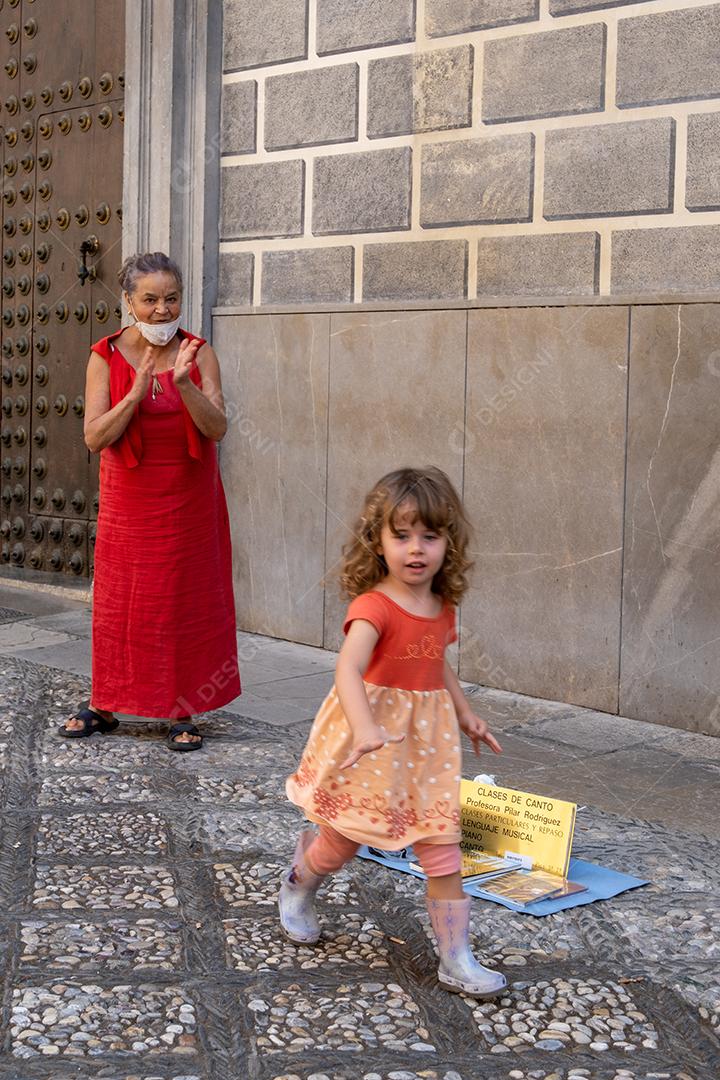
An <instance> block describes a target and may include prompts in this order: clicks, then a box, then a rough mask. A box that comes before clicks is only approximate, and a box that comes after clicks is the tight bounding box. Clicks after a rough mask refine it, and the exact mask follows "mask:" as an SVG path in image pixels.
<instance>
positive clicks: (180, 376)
mask: <svg viewBox="0 0 720 1080" xmlns="http://www.w3.org/2000/svg"><path fill="white" fill-rule="evenodd" d="M199 348H200V342H199V341H193V340H191V339H190V338H184V340H183V342H182V344H181V345H180V348H179V349H178V354H177V356H176V357H175V366H174V368H173V382H174V383H175V385H176V386H177V388H178V389H181V388H182V387H183V386H186V385H187V384H188V383H189V382H190V370H191V368H192V365H193V360H194V359H195V356H196V354H197V351H198V349H199Z"/></svg>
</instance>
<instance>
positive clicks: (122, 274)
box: [118, 251, 183, 296]
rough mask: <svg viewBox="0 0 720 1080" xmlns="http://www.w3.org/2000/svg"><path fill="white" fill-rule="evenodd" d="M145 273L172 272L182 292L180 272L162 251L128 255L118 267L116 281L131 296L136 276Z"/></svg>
mask: <svg viewBox="0 0 720 1080" xmlns="http://www.w3.org/2000/svg"><path fill="white" fill-rule="evenodd" d="M146 274H172V275H173V277H174V278H175V280H176V281H177V286H178V289H179V290H180V292H182V287H183V280H182V272H181V270H180V267H179V266H178V264H177V263H176V262H173V260H172V259H171V258H170V257H169V255H166V254H165V253H164V252H163V251H146V252H145V253H144V254H138V255H130V256H129V258H127V259H126V260H125V262H124V263H123V264H122V266H121V267H120V270H119V272H118V281H119V282H120V285H121V286H122V289H123V291H124V292H126V293H128V294H129V295H131V296H132V294H133V293H134V292H135V283H136V282H137V280H138V278H141V277H145V275H146Z"/></svg>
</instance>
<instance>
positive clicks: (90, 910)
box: [0, 588, 720, 1080]
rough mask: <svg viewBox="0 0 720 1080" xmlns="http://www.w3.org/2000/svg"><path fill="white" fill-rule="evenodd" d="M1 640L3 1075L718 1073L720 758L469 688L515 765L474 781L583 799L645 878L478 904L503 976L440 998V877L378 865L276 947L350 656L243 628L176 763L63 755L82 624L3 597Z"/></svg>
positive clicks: (131, 735) (468, 765) (491, 1079)
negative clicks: (297, 778) (306, 771)
mask: <svg viewBox="0 0 720 1080" xmlns="http://www.w3.org/2000/svg"><path fill="white" fill-rule="evenodd" d="M3 613H5V615H3ZM3 628H7V630H8V633H7V636H6V637H5V638H3V637H2V635H0V642H2V641H3V640H4V641H5V643H6V645H5V646H3V645H2V644H0V671H1V672H2V682H1V683H0V804H1V806H2V815H1V817H0V980H1V981H2V990H3V1001H4V1006H5V1008H4V1012H3V1019H2V1023H3V1041H2V1042H1V1043H0V1080H30V1078H32V1080H36V1078H37V1080H44V1078H45V1080H50V1078H52V1080H85V1078H87V1080H90V1078H93V1080H99V1078H101V1077H102V1078H106V1080H140V1078H143V1080H246V1078H247V1080H717V1078H718V1077H720V974H719V972H720V963H719V962H718V961H719V959H720V935H719V933H718V929H717V927H718V923H719V922H720V899H719V895H720V893H719V890H718V883H719V879H720V872H719V870H718V866H719V865H720V862H719V858H718V856H719V853H720V827H719V825H718V821H717V814H716V807H717V794H718V779H719V771H718V770H719V765H718V763H719V762H720V750H719V748H720V741H718V740H712V739H708V738H704V737H703V736H698V735H690V734H687V733H684V732H674V731H671V730H669V729H667V728H665V727H660V726H655V725H652V724H646V723H637V722H634V721H631V720H625V719H623V718H618V717H610V716H606V715H604V714H601V713H595V712H590V711H588V710H582V709H577V708H575V707H573V706H568V705H566V704H563V703H557V702H543V701H535V700H532V699H528V698H523V697H521V696H520V695H513V694H503V693H502V692H499V691H495V690H486V689H484V688H481V687H480V688H468V693H469V697H470V699H471V700H472V701H473V702H474V704H475V707H476V709H477V710H478V712H480V713H481V714H484V715H486V716H488V718H489V719H491V722H492V725H493V727H494V728H495V729H496V730H497V732H498V733H499V736H500V741H501V742H502V743H503V746H504V754H503V755H502V756H501V757H492V756H491V755H489V754H488V755H483V757H482V759H480V760H479V761H478V760H476V759H474V758H473V757H472V755H470V754H469V753H468V748H467V747H465V752H466V761H465V769H464V773H465V775H473V774H474V773H475V772H478V771H480V770H481V769H482V770H483V771H490V772H494V773H495V774H496V776H497V779H498V782H500V783H502V784H506V785H508V786H516V787H522V788H524V789H526V790H536V791H537V792H538V793H540V794H548V795H555V796H562V797H566V798H570V799H574V800H576V801H577V802H578V803H579V806H580V809H579V811H578V818H577V825H576V835H575V843H574V852H575V854H577V855H578V856H580V857H583V858H587V859H590V860H592V861H596V862H602V863H604V864H606V865H608V866H612V867H615V868H617V869H621V870H628V871H630V872H633V873H636V874H638V875H641V876H645V877H647V878H649V879H650V881H651V884H650V885H649V886H647V887H646V888H643V889H640V890H636V891H633V892H630V893H626V894H623V895H621V896H619V897H616V898H615V899H613V900H611V901H608V902H605V903H597V904H593V905H590V906H587V907H581V908H575V909H572V910H569V911H566V912H563V913H560V914H558V915H554V916H549V917H547V918H542V919H536V918H533V917H531V916H527V915H520V914H518V913H516V912H511V911H508V910H506V909H504V908H501V907H498V906H497V905H492V904H489V903H483V902H481V901H475V902H474V903H473V907H472V918H471V930H472V938H473V944H474V947H475V949H476V950H477V952H478V954H479V955H480V956H481V957H482V959H483V961H484V962H485V963H487V964H488V965H489V966H492V967H499V968H502V970H504V971H505V972H506V973H507V975H508V980H509V986H508V990H507V992H506V993H505V994H504V995H503V996H502V997H500V998H498V999H497V1000H495V1001H492V1002H485V1003H483V1002H476V1001H473V1000H471V999H469V998H465V997H463V996H454V995H450V994H447V993H445V992H443V991H441V990H440V989H439V988H438V986H437V983H436V979H435V964H436V961H435V953H434V944H433V939H432V936H431V934H430V928H429V924H428V918H427V915H426V913H425V908H424V904H423V898H422V886H421V883H420V882H418V881H417V880H416V879H413V878H409V877H405V876H403V875H397V874H393V873H391V872H390V871H388V870H386V869H385V868H382V867H379V866H377V865H375V864H372V865H371V864H367V863H362V862H361V861H358V860H356V861H355V862H354V863H352V864H351V865H350V866H349V867H347V868H346V869H345V870H343V871H342V872H341V873H340V874H338V875H337V876H336V877H335V878H333V879H332V880H331V881H330V882H329V883H328V884H327V886H325V887H324V888H323V890H322V892H321V894H320V897H321V899H320V908H321V916H320V917H321V922H322V925H323V930H324V936H323V939H322V942H321V944H320V945H319V946H318V947H317V948H313V949H310V948H307V947H301V946H295V945H292V944H290V943H289V942H287V941H286V940H284V938H283V937H282V936H281V935H280V933H279V928H278V924H277V920H276V916H275V906H274V905H275V896H276V892H277V887H278V879H279V876H280V874H281V872H282V870H283V867H284V866H285V864H286V860H287V858H288V857H289V855H290V853H291V851H292V848H293V846H294V843H295V836H296V833H297V828H298V825H299V820H300V819H299V815H298V813H297V811H296V810H295V808H294V807H292V806H290V805H289V804H288V803H287V801H286V799H285V795H284V780H285V777H286V776H287V774H288V773H289V772H290V771H291V770H292V768H293V767H294V763H295V762H296V760H297V755H298V753H299V751H300V749H301V747H302V744H303V742H304V739H305V737H306V735H307V731H308V728H309V723H310V720H311V718H312V715H313V713H314V711H315V709H316V708H317V705H318V704H319V702H320V700H321V699H322V696H323V695H324V693H325V692H326V689H327V687H328V686H329V684H330V682H331V681H332V670H333V665H334V659H335V658H334V657H333V656H332V654H329V653H325V652H323V651H322V650H318V649H313V648H310V647H308V646H295V645H292V644H289V643H287V642H276V641H272V640H268V639H264V638H261V637H259V636H258V635H244V634H243V635H240V637H239V642H240V651H241V665H243V666H244V675H245V685H246V688H247V693H246V694H244V695H243V696H241V697H240V698H239V699H238V700H237V701H236V702H234V703H232V706H231V707H230V708H227V709H223V710H220V711H218V712H216V713H213V714H211V715H209V716H208V717H207V718H205V719H204V720H203V721H202V722H203V725H204V731H205V733H206V736H207V740H206V744H205V746H204V748H203V750H202V751H201V752H199V753H195V754H185V755H180V754H171V753H170V751H168V750H167V748H166V746H165V743H164V734H165V731H166V725H165V724H163V723H162V722H160V721H151V722H147V721H143V720H141V719H138V718H132V717H127V718H123V721H122V724H121V727H120V729H119V733H118V734H113V735H110V736H99V735H97V736H93V737H92V738H89V739H81V740H75V741H68V740H63V739H61V738H59V737H58V736H57V734H56V731H55V728H56V726H57V725H58V724H60V723H61V722H62V721H63V719H64V718H65V717H66V716H68V715H69V714H70V712H71V711H74V709H76V708H77V705H78V704H79V703H80V702H81V701H83V700H87V698H88V696H89V692H90V684H89V680H88V678H87V675H86V674H85V673H86V672H88V671H89V652H88V650H89V639H88V631H89V613H88V610H87V609H86V608H83V607H82V606H78V605H77V604H73V603H72V602H70V601H68V600H62V602H60V601H58V600H57V599H56V598H52V597H50V598H47V597H45V598H40V599H38V598H37V597H35V596H34V594H32V593H31V592H29V591H28V590H24V591H21V590H18V589H13V590H11V589H7V588H0V630H3ZM47 634H50V635H55V636H56V637H59V638H60V639H62V640H60V641H57V640H55V638H53V640H50V641H48V640H47V638H45V639H43V638H41V637H39V636H38V635H47ZM41 640H42V641H44V644H37V643H38V642H39V641H41ZM23 642H24V643H25V645H24V647H20V648H19V649H17V651H15V650H16V645H18V644H20V645H22V643H23Z"/></svg>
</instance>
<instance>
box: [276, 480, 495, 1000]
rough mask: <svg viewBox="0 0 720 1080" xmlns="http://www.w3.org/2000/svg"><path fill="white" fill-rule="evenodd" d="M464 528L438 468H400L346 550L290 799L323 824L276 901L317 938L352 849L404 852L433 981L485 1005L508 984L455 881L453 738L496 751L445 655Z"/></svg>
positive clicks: (303, 845) (301, 932) (288, 925)
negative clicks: (326, 896)
mask: <svg viewBox="0 0 720 1080" xmlns="http://www.w3.org/2000/svg"><path fill="white" fill-rule="evenodd" d="M469 534H470V530H469V526H468V523H467V520H466V518H465V513H464V510H463V507H462V504H461V502H460V499H459V497H458V495H457V493H456V491H455V489H454V488H453V486H452V484H451V483H450V480H449V479H448V477H447V476H446V475H445V473H443V472H441V471H440V469H436V468H429V469H399V470H397V471H396V472H392V473H389V474H388V475H387V476H384V477H383V478H382V480H380V481H379V483H377V484H376V485H375V487H374V488H373V489H372V491H371V492H370V493H369V494H368V496H367V497H366V499H365V506H364V509H363V513H362V516H361V518H360V520H359V522H358V523H357V525H356V527H355V530H354V535H355V540H354V541H353V542H351V543H350V544H349V545H348V546H347V548H346V549H345V552H344V568H343V573H342V585H343V588H344V590H345V592H346V593H347V594H348V595H349V596H350V597H351V598H352V603H351V604H350V607H349V609H348V613H347V618H346V621H345V627H344V629H345V634H346V638H345V643H344V645H343V647H342V650H341V652H340V657H339V659H338V663H337V670H336V679H335V686H334V687H333V689H332V690H331V691H330V693H329V694H328V696H327V698H326V699H325V701H324V702H323V704H322V705H321V707H320V711H319V712H318V714H317V717H316V719H315V722H314V724H313V727H312V730H311V732H310V737H309V739H308V743H307V746H306V747H305V750H304V752H303V756H302V760H301V762H300V766H299V768H298V770H297V772H295V773H294V774H293V775H292V776H291V777H290V778H289V779H288V781H287V794H288V798H289V799H290V800H291V801H292V802H294V803H296V804H297V805H298V806H300V807H302V809H303V810H304V811H305V814H306V816H307V817H308V818H309V819H310V820H311V821H313V822H315V823H316V824H318V825H319V826H320V833H319V835H318V836H317V837H313V833H312V832H311V831H309V830H307V831H305V832H303V833H302V834H301V836H300V839H299V841H298V845H297V848H296V851H295V856H294V859H293V863H292V866H291V867H290V869H289V870H288V872H287V873H286V874H285V875H284V877H283V880H282V885H281V888H280V894H279V897H278V903H279V908H280V922H281V924H282V927H283V930H284V931H285V933H286V934H287V936H288V937H289V938H290V940H291V941H295V942H298V943H302V944H314V943H315V942H316V941H317V940H318V938H319V937H320V925H319V923H318V918H317V914H316V912H315V906H314V901H315V894H316V892H317V890H318V887H319V886H320V884H321V882H322V880H323V878H324V877H325V876H326V875H327V874H331V873H333V872H335V871H337V870H339V869H340V868H341V867H342V866H343V865H344V864H345V863H346V862H348V861H349V860H350V859H352V857H353V856H354V855H355V853H356V852H357V849H358V847H359V846H360V845H361V844H369V845H372V846H373V847H379V848H383V849H386V850H387V849H389V850H396V849H398V848H402V847H407V846H409V845H410V844H412V845H413V848H414V851H415V854H416V856H417V858H418V859H419V860H420V862H421V864H422V867H423V870H424V871H425V873H426V874H427V878H428V883H427V905H428V911H429V913H430V919H431V922H432V926H433V930H434V932H435V937H436V939H437V943H438V951H439V954H440V967H439V971H438V980H439V982H440V984H441V985H442V986H444V987H445V988H446V989H448V990H452V991H455V992H460V991H463V992H464V993H466V994H471V995H473V996H474V997H490V996H493V995H495V994H497V993H499V992H500V991H501V990H502V989H503V988H504V987H505V986H506V985H507V984H506V980H505V978H504V976H503V975H501V974H499V973H497V972H494V971H490V970H488V968H485V967H483V966H482V965H481V964H479V963H478V962H477V960H475V958H474V956H473V955H472V953H471V951H470V948H469V944H468V922H469V918H470V898H469V897H467V896H465V895H464V893H463V891H462V884H461V877H460V847H459V840H460V798H459V795H460V768H461V766H460V745H459V742H460V735H459V731H458V725H459V727H460V728H462V730H463V731H464V732H465V733H466V734H467V735H468V736H469V738H470V740H471V741H472V744H473V747H474V749H475V752H476V753H479V747H480V743H481V742H485V743H487V745H488V746H489V747H490V748H491V749H492V750H494V751H495V753H500V746H499V744H498V743H497V741H496V740H495V739H494V738H493V736H492V735H491V734H490V732H489V730H488V726H487V724H486V723H485V721H484V720H481V719H479V718H478V717H477V716H475V715H473V713H472V712H471V711H470V709H469V707H468V704H467V702H466V700H465V698H464V696H463V693H462V690H461V689H460V684H459V682H458V679H457V676H456V675H455V673H454V671H453V670H452V668H451V667H450V665H449V664H448V662H447V660H446V659H445V648H446V646H447V645H448V644H449V643H450V642H452V641H456V640H457V634H456V631H455V606H456V605H457V603H458V602H459V600H460V598H461V597H462V595H463V593H464V592H465V590H466V588H467V579H466V576H465V575H466V571H467V570H468V569H469V567H470V565H471V563H470V562H469V561H468V559H467V546H468V541H469Z"/></svg>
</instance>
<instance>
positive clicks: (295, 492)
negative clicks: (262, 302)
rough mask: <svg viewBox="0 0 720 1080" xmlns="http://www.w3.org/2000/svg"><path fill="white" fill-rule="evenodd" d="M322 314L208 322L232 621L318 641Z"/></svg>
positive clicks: (325, 320) (325, 324)
mask: <svg viewBox="0 0 720 1080" xmlns="http://www.w3.org/2000/svg"><path fill="white" fill-rule="evenodd" d="M329 324H330V316H329V315H321V314H302V315H275V316H272V315H261V316H252V315H250V316H240V317H237V316H235V317H232V316H225V317H220V318H217V319H216V320H215V324H214V345H215V348H216V349H217V351H218V355H219V357H220V362H221V368H222V372H223V385H224V390H225V396H226V400H227V405H228V415H229V418H230V423H229V427H228V433H227V435H226V436H225V439H224V440H223V443H222V448H221V466H222V472H223V480H224V483H225V490H226V493H227V499H228V506H229V511H230V523H231V529H232V535H233V548H234V552H233V555H234V560H233V561H234V582H235V596H236V604H237V615H238V625H239V627H240V628H241V629H243V630H250V631H254V632H256V633H259V634H267V635H269V636H272V637H279V638H287V639H289V640H291V641H301V642H305V643H306V644H308V645H321V644H322V636H323V586H322V577H323V571H324V550H325V476H326V454H327V406H328V401H327V386H328V356H329V344H328V342H329V338H328V334H329Z"/></svg>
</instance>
